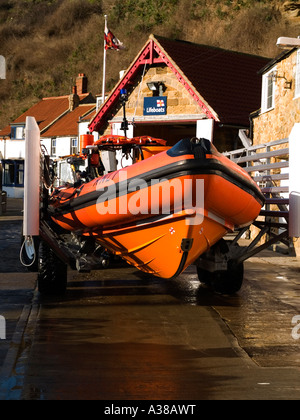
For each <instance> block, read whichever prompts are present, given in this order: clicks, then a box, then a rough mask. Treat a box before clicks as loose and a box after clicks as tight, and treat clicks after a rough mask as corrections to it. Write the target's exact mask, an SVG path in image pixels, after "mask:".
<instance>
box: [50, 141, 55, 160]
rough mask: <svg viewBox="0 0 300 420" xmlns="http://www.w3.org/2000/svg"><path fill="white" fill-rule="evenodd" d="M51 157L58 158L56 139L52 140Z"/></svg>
mask: <svg viewBox="0 0 300 420" xmlns="http://www.w3.org/2000/svg"><path fill="white" fill-rule="evenodd" d="M51 156H56V139H51Z"/></svg>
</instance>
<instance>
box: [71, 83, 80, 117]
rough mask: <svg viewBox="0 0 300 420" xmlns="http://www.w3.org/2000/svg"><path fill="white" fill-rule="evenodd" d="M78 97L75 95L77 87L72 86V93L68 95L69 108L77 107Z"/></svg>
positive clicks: (72, 109)
mask: <svg viewBox="0 0 300 420" xmlns="http://www.w3.org/2000/svg"><path fill="white" fill-rule="evenodd" d="M79 102H80V98H79V96H78V95H77V87H76V86H73V89H72V93H71V95H69V110H70V111H74V109H75V108H77V107H78V105H79Z"/></svg>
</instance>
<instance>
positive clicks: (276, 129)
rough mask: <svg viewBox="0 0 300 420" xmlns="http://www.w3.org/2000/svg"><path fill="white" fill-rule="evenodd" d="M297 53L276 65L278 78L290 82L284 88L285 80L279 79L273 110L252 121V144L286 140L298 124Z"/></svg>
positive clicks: (299, 104) (299, 102)
mask: <svg viewBox="0 0 300 420" xmlns="http://www.w3.org/2000/svg"><path fill="white" fill-rule="evenodd" d="M296 60H297V53H296V52H294V53H293V54H292V55H290V56H289V57H287V59H285V60H283V61H281V62H280V63H277V65H276V68H277V72H278V76H284V77H286V79H287V81H288V82H292V84H291V89H287V88H286V80H285V79H283V78H279V79H278V80H277V82H276V88H275V108H274V109H273V110H271V111H268V112H265V113H263V114H261V115H260V116H259V117H257V118H254V120H253V143H254V144H262V143H266V142H270V141H275V140H279V139H284V138H287V137H288V136H289V135H290V133H291V131H292V128H293V126H294V124H295V123H296V122H300V98H297V99H295V74H296Z"/></svg>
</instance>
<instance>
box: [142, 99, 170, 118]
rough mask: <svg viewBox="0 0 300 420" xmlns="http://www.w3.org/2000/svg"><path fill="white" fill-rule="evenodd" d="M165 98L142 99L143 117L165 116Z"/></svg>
mask: <svg viewBox="0 0 300 420" xmlns="http://www.w3.org/2000/svg"><path fill="white" fill-rule="evenodd" d="M166 113H167V97H166V96H153V97H151V98H144V115H166Z"/></svg>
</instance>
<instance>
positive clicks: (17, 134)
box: [10, 125, 25, 140]
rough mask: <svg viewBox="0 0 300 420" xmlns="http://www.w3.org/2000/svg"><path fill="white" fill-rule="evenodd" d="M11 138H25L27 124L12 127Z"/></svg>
mask: <svg viewBox="0 0 300 420" xmlns="http://www.w3.org/2000/svg"><path fill="white" fill-rule="evenodd" d="M10 138H11V139H13V140H23V139H24V138H25V126H23V125H21V126H13V127H11V130H10Z"/></svg>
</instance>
